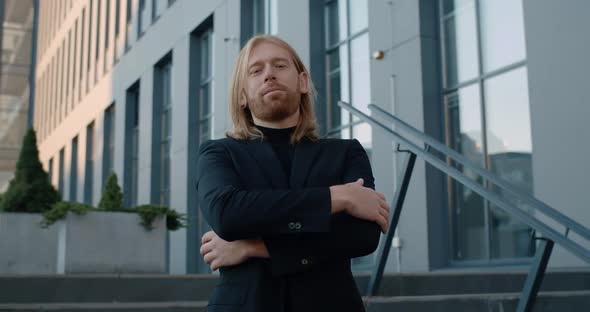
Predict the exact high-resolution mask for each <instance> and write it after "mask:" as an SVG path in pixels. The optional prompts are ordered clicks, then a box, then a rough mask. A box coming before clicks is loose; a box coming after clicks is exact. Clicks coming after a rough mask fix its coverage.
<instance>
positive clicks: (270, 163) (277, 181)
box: [244, 140, 288, 188]
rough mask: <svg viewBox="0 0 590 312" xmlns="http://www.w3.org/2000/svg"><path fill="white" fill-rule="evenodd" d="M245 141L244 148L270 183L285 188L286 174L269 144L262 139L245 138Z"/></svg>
mask: <svg viewBox="0 0 590 312" xmlns="http://www.w3.org/2000/svg"><path fill="white" fill-rule="evenodd" d="M245 143H246V144H245V145H244V147H245V149H246V150H247V151H248V153H249V154H250V156H252V158H254V160H255V161H256V162H257V163H258V167H259V168H260V171H262V173H263V174H264V175H265V176H266V178H267V179H268V180H269V181H270V182H271V184H272V185H273V186H275V187H278V188H287V187H288V185H287V176H286V175H285V172H284V171H283V167H282V166H281V163H280V162H279V160H278V159H277V157H276V156H275V153H274V151H273V150H272V147H271V146H270V144H269V143H268V142H266V141H262V140H247V141H245Z"/></svg>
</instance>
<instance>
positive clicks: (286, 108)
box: [248, 88, 301, 122]
mask: <svg viewBox="0 0 590 312" xmlns="http://www.w3.org/2000/svg"><path fill="white" fill-rule="evenodd" d="M300 100H301V95H300V94H298V93H295V92H291V91H290V90H288V89H287V88H283V89H282V91H280V92H272V93H270V94H265V95H262V96H259V95H257V96H256V97H254V98H248V108H249V109H250V112H251V113H252V115H254V117H256V118H258V119H260V120H263V121H266V122H277V121H281V120H284V119H286V118H287V117H289V116H291V115H293V114H295V113H296V112H297V110H298V109H299V102H300Z"/></svg>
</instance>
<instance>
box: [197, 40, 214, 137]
mask: <svg viewBox="0 0 590 312" xmlns="http://www.w3.org/2000/svg"><path fill="white" fill-rule="evenodd" d="M212 37H213V30H211V29H210V30H208V31H206V32H204V33H203V34H202V35H201V36H200V37H199V39H198V40H199V52H200V53H199V55H200V63H199V68H200V79H199V89H198V90H199V144H201V143H203V142H205V141H207V140H209V139H211V132H212V129H211V128H212V127H211V117H212V111H211V107H212V103H211V84H212V81H213V66H212V64H213V60H212V56H213V53H212V49H213V47H212V46H213V40H212Z"/></svg>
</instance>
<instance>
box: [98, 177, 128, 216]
mask: <svg viewBox="0 0 590 312" xmlns="http://www.w3.org/2000/svg"><path fill="white" fill-rule="evenodd" d="M98 209H100V210H111V211H118V210H123V193H121V187H120V186H119V183H117V175H116V174H115V173H114V172H113V173H111V174H110V175H109V177H108V179H107V183H106V184H105V186H104V190H103V192H102V197H101V198H100V202H99V203H98Z"/></svg>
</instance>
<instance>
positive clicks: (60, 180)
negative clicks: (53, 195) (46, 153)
mask: <svg viewBox="0 0 590 312" xmlns="http://www.w3.org/2000/svg"><path fill="white" fill-rule="evenodd" d="M57 191H58V192H59V193H60V194H61V196H62V198H63V194H64V148H63V147H62V148H61V149H60V150H59V164H58V167H57Z"/></svg>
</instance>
